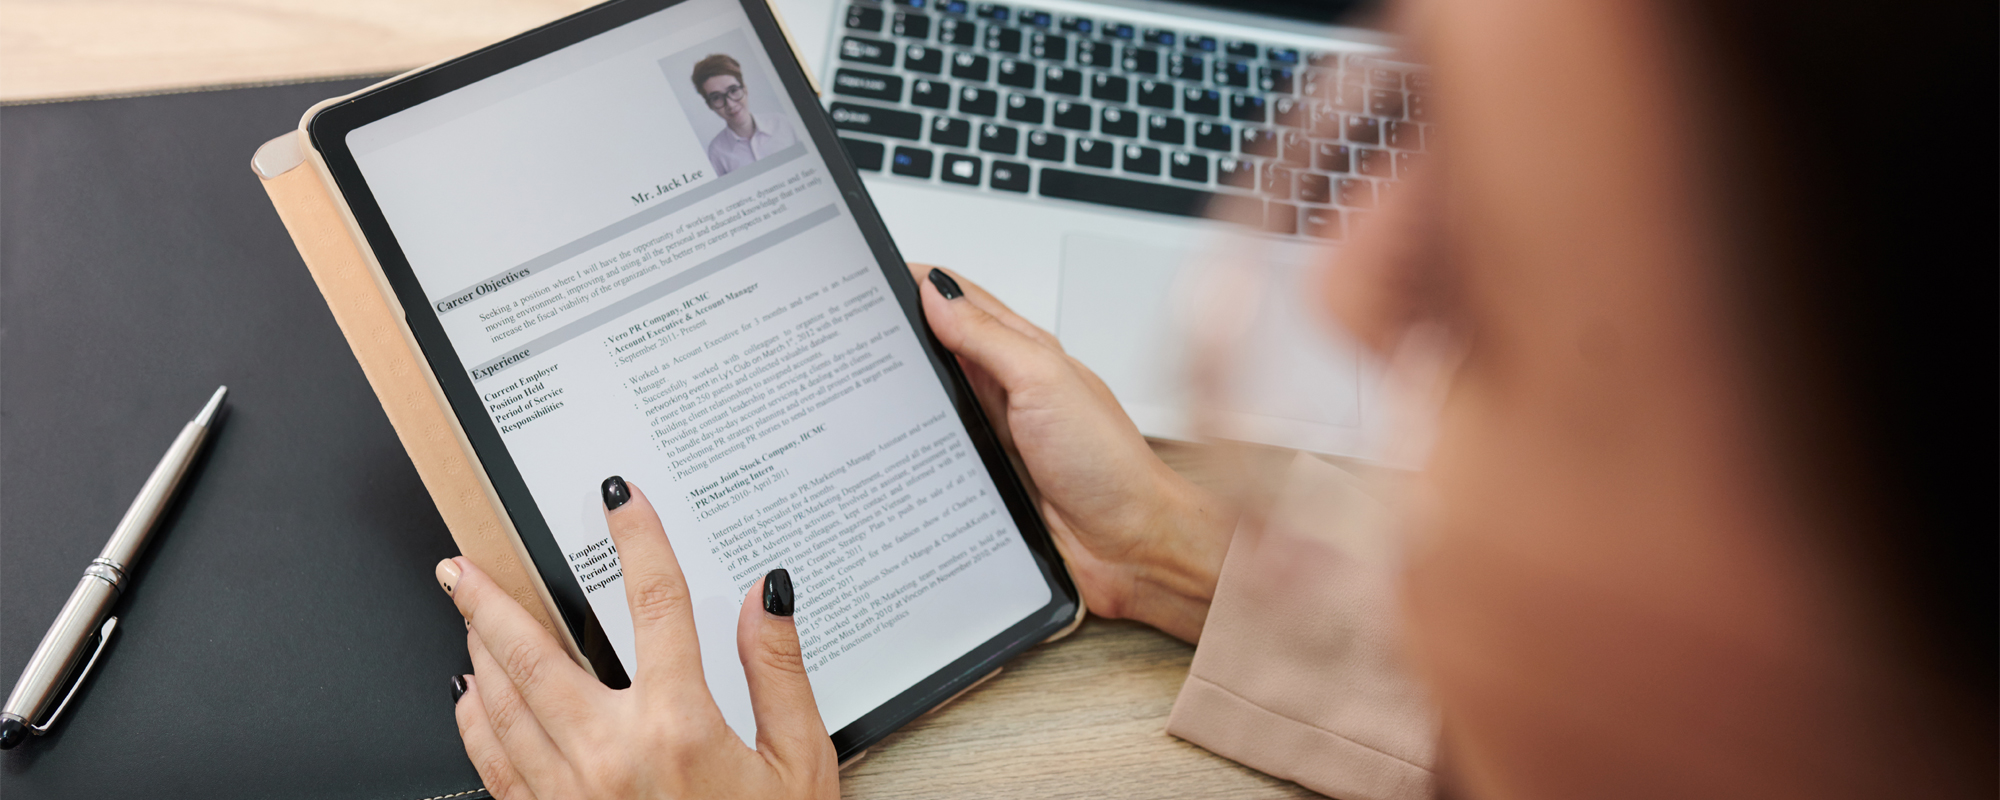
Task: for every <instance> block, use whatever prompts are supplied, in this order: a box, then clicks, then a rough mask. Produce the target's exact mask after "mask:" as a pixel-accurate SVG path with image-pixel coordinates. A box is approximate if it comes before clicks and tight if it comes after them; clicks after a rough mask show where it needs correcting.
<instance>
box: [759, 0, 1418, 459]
mask: <svg viewBox="0 0 2000 800" xmlns="http://www.w3.org/2000/svg"><path fill="white" fill-rule="evenodd" d="M777 5H778V6H779V9H780V11H781V12H782V13H783V14H784V16H785V18H786V20H787V22H788V24H789V25H790V26H791V30H792V34H793V36H794V38H795V39H797V40H798V42H799V45H800V48H801V50H802V55H803V57H804V58H805V59H806V61H807V63H808V64H812V65H814V69H815V70H816V72H817V77H818V79H819V82H820V86H821V89H822V90H823V92H824V100H825V103H826V106H827V108H828V110H829V111H830V112H831V113H832V115H833V119H834V121H835V124H836V126H838V127H839V128H840V129H841V131H842V137H843V141H844V142H845V143H846V146H847V149H848V151H849V153H850V154H851V155H852V156H853V157H854V160H855V161H856V163H857V164H858V165H859V166H860V167H861V168H862V169H863V170H864V175H865V176H866V180H867V183H868V186H869V190H870V191H871V192H872V193H873V196H874V199H875V202H876V203H877V204H878V206H879V207H880V208H881V210H882V213H883V216H884V218H885V219H887V221H888V223H889V226H890V229H891V232H892V233H893V234H894V235H895V237H896V242H897V244H898V245H899V246H900V247H901V248H902V252H903V254H904V256H905V257H907V258H909V259H911V260H913V261H919V262H927V263H933V264H941V265H946V266H950V267H951V268H953V269H955V270H957V271H959V272H961V273H962V274H965V275H967V276H969V277H971V278H972V279H974V280H976V281H978V282H979V283H980V284H982V285H984V286H985V287H987V288H988V289H990V290H991V291H993V292H994V293H995V294H996V295H997V296H999V297H1000V298H1001V299H1002V300H1004V301H1006V302H1007V303H1008V304H1009V305H1010V306H1012V307H1013V308H1014V309H1015V310H1016V311H1018V312H1020V313H1021V314H1022V315H1023V316H1025V317H1027V318H1028V319H1029V320H1032V321H1033V322H1035V323H1036V324H1039V325H1041V326H1043V327H1045V328H1048V329H1049V330H1051V331H1053V332H1054V333H1055V334H1056V336H1057V337H1058V338H1059V339H1061V340H1062V342H1063V345H1064V347H1065V349H1066V350H1068V351H1069V352H1070V353H1071V354H1072V355H1074V356H1076V357H1077V358H1079V359H1080V360H1082V361H1083V362H1084V363H1085V364H1087V365H1089V366H1090V367H1091V368H1093V369H1094V370H1096V371H1097V372H1098V374H1100V375H1101V376H1103V378H1104V379H1105V381H1106V382H1107V383H1108V384H1109V385H1110V386H1111V388H1112V390H1113V392H1114V393H1116V394H1117V396H1118V398H1119V400H1120V402H1121V403H1123V404H1124V406H1125V408H1126V410H1127V411H1128V412H1130V413H1131V415H1132V417H1133V419H1134V420H1135V421H1137V422H1138V424H1139V427H1140V429H1141V430H1142V431H1144V432H1145V433H1146V434H1147V435H1149V436H1156V437H1163V438H1175V439H1185V438H1192V437H1194V436H1196V435H1197V434H1204V435H1218V434H1219V435H1224V436H1227V437H1229V438H1236V439H1243V440H1248V441H1253V442H1259V443H1264V444H1273V445H1279V446H1285V447H1294V448H1301V449H1307V450H1315V451H1319V452H1326V453H1333V454H1338V455H1347V456H1354V457H1360V458H1368V459H1379V458H1383V457H1384V450H1383V447H1384V435H1385V429H1386V425H1385V423H1386V420H1385V419H1384V417H1385V416H1386V414H1385V402H1384V400H1383V399H1382V398H1383V392H1382V389H1381V375H1380V370H1379V368H1377V367H1376V366H1375V365H1373V364H1371V363H1370V362H1369V361H1368V360H1367V359H1364V358H1362V357H1361V356H1360V355H1359V354H1358V353H1357V351H1356V349H1355V348H1354V347H1353V346H1352V344H1351V343H1350V342H1347V341H1345V340H1343V338H1342V337H1341V336H1340V335H1339V334H1338V333H1336V332H1335V328H1334V326H1332V325H1330V324H1328V323H1327V322H1326V321H1325V320H1322V319H1319V318H1317V316H1316V312H1315V310H1314V308H1313V303H1312V301H1311V299H1310V294H1311V291H1312V289H1311V286H1310V284H1309V282H1308V280H1307V277H1308V276H1309V275H1310V274H1311V272H1312V270H1311V265H1312V261H1313V260H1314V259H1315V258H1323V257H1324V255H1323V254H1324V252H1325V247H1324V246H1325V245H1326V244H1327V243H1330V242H1332V243H1337V242H1338V241H1340V240H1341V239H1342V238H1344V237H1345V235H1346V232H1347V230H1348V229H1349V228H1351V227H1353V226H1354V225H1355V224H1356V223H1357V222H1358V221H1359V220H1360V219H1362V218H1364V217H1365V216H1366V215H1367V214H1368V213H1369V210H1370V209H1372V208H1374V207H1375V205H1376V203H1377V202H1378V200H1379V198H1380V197H1381V196H1382V195H1383V194H1385V193H1387V192H1390V191H1393V190H1394V187H1395V185H1396V179H1397V177H1398V176H1399V175H1402V174H1404V173H1405V172H1406V171H1407V170H1409V169H1410V168H1412V167H1413V166H1415V165H1416V164H1417V163H1419V162H1420V161H1421V159H1422V158H1423V152H1424V140H1425V138H1427V136H1428V134H1429V133H1430V130H1429V129H1430V127H1431V126H1430V124H1429V116H1428V110H1427V108H1426V106H1425V99H1426V90H1427V89H1428V85H1427V84H1428V77H1427V76H1426V75H1425V74H1424V73H1423V72H1421V71H1419V70H1416V69H1414V68H1411V67H1410V66H1408V65H1404V64H1400V63H1396V62H1395V61H1393V60H1392V52H1391V41H1390V39H1389V38H1388V37H1387V36H1385V35H1383V34H1381V33H1379V32H1375V31H1370V30H1366V29H1362V28H1353V27H1333V26H1330V25H1328V24H1326V23H1325V22H1323V21H1319V22H1311V21H1306V20H1303V19H1299V18H1294V17H1291V16H1287V14H1286V12H1291V11H1304V12H1305V13H1310V14H1313V15H1316V16H1318V17H1319V19H1321V20H1324V19H1325V17H1327V16H1329V15H1332V14H1334V13H1336V12H1337V11H1339V10H1340V4H1338V3H1325V4H1320V3H1302V2H1287V0H1234V1H1233V2H1231V0H1216V1H1215V2H1188V3H1167V2H1144V1H1143V0H1101V1H1099V2H1077V1H1076V0H1034V1H1033V2H1021V3H1007V4H999V3H979V2H970V1H969V0H777ZM1212 217H1225V218H1227V219H1228V220H1229V221H1220V220H1218V219H1211V218H1212ZM1217 265H1227V268H1229V269H1231V270H1233V272H1232V277H1231V278H1229V279H1228V280H1226V281H1217V280H1215V279H1214V278H1213V277H1212V276H1211V275H1210V272H1211V271H1212V270H1214V269H1215V268H1216V267H1217ZM1246 277H1248V278H1254V280H1246ZM1216 286H1226V287H1227V288H1228V289H1229V291H1226V292H1218V291H1215V290H1214V289H1213V287H1216ZM1219 304H1221V305H1226V306H1227V307H1226V308H1224V307H1219ZM1218 318H1222V319H1227V320H1231V322H1230V323H1229V325H1228V327H1229V328H1230V331H1229V332H1228V335H1227V336H1226V337H1222V338H1221V339H1218V338H1217V337H1215V336H1212V335H1208V334H1201V335H1200V336H1199V337H1198V336H1197V333H1198V331H1197V329H1199V328H1201V327H1202V325H1204V324H1205V323H1206V324H1211V325H1212V324H1213V323H1215V322H1216V320H1217V319H1218ZM1197 338H1200V339H1201V340H1202V341H1211V340H1226V341H1237V342H1244V343H1252V342H1254V343H1255V346H1248V345H1247V344H1246V345H1245V346H1242V347H1241V348H1240V352H1233V353H1229V354H1228V355H1227V356H1226V357H1225V358H1223V359H1221V360H1222V361H1224V362H1226V363H1227V364H1228V368H1229V373H1230V374H1229V375H1228V376H1227V380H1226V381H1224V382H1223V383H1224V384H1225V385H1226V386H1227V387H1228V390H1227V391H1226V392H1223V393H1221V394H1220V395H1215V397H1216V398H1218V399H1215V400H1210V401H1207V402H1205V403H1196V401H1195V399H1194V396H1193V395H1194V393H1193V391H1192V390H1191V389H1190V388H1189V387H1190V386H1191V383H1190V380H1189V374H1188V371H1189V365H1190V362H1191V360H1192V356H1191V355H1190V352H1191V350H1190V343H1191V342H1192V341H1194V340H1195V339H1197ZM1210 349H1211V350H1212V349H1213V348H1210ZM1204 352H1207V351H1204ZM1211 357H1213V354H1212V353H1211ZM1198 406H1199V407H1200V408H1201V409H1203V413H1202V414H1201V415H1200V419H1199V420H1197V418H1196V409H1197V407H1198Z"/></svg>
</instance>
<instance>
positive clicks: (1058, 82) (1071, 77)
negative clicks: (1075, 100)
mask: <svg viewBox="0 0 2000 800" xmlns="http://www.w3.org/2000/svg"><path fill="white" fill-rule="evenodd" d="M1042 91H1044V92H1054V93H1056V94H1066V95H1069V96H1071V97H1076V96H1078V95H1081V94H1083V73H1081V72H1078V71H1076V70H1073V69H1066V68H1063V67H1049V68H1047V69H1045V70H1042Z"/></svg>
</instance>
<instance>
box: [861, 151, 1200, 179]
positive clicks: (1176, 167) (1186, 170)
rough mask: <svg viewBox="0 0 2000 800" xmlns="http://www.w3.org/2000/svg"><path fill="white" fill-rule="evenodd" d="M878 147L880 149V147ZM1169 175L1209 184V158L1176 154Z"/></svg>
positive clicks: (1168, 161)
mask: <svg viewBox="0 0 2000 800" xmlns="http://www.w3.org/2000/svg"><path fill="white" fill-rule="evenodd" d="M876 147H877V148H879V147H880V145H877V146H876ZM876 157H877V160H878V161H879V160H880V157H881V154H880V153H879V152H878V153H877V154H876ZM1167 174H1169V175H1172V176H1174V178H1176V179H1178V180H1183V181H1194V182H1195V183H1207V182H1208V156H1204V155H1197V154H1194V153H1175V154H1174V157H1173V158H1170V159H1168V160H1167Z"/></svg>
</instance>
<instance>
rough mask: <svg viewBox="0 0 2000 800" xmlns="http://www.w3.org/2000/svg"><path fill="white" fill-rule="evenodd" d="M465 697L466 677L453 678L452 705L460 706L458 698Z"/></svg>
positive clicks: (454, 676) (456, 676)
mask: <svg viewBox="0 0 2000 800" xmlns="http://www.w3.org/2000/svg"><path fill="white" fill-rule="evenodd" d="M464 696H465V676H464V675H453V676H451V704H452V705H458V698H461V697H464Z"/></svg>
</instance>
